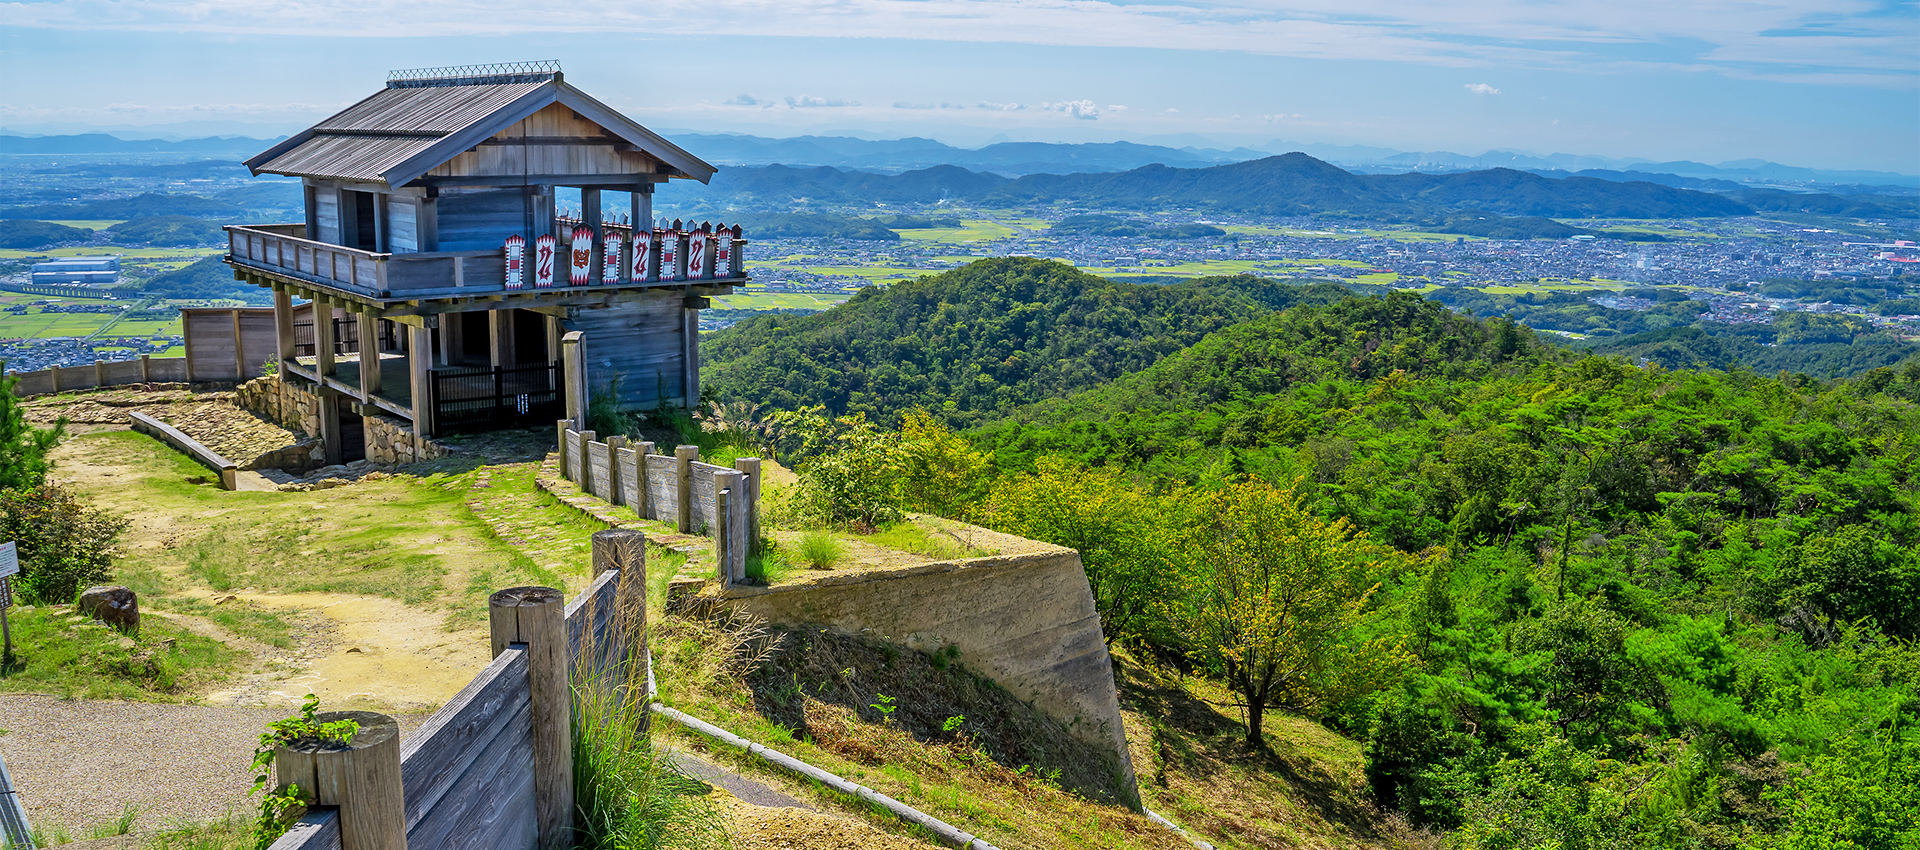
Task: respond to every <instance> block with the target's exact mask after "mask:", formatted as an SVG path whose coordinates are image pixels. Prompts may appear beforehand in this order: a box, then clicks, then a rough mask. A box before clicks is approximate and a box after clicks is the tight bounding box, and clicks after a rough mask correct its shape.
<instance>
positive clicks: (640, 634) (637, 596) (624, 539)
mask: <svg viewBox="0 0 1920 850" xmlns="http://www.w3.org/2000/svg"><path fill="white" fill-rule="evenodd" d="M608 570H619V571H620V577H619V578H618V579H615V580H614V591H613V595H614V600H615V602H614V610H613V611H612V612H611V614H612V616H613V630H612V634H616V635H618V636H619V642H618V643H617V644H616V646H617V648H618V649H619V652H620V655H619V656H618V657H616V658H613V659H612V661H613V662H614V663H615V664H621V665H626V664H629V663H631V664H632V665H635V666H633V667H630V668H628V669H627V681H629V682H640V683H641V686H642V687H645V682H646V678H647V664H648V663H649V662H648V660H647V536H646V535H645V534H642V533H640V532H638V531H635V530H633V529H631V528H609V529H607V530H605V531H596V532H594V533H593V577H594V578H596V579H597V578H599V577H600V574H601V573H604V572H606V571H608Z"/></svg>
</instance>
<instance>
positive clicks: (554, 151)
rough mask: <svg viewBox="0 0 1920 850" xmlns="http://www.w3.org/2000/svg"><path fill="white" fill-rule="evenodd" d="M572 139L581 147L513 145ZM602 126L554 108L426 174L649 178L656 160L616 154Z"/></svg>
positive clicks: (557, 106)
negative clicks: (525, 140) (521, 141)
mask: <svg viewBox="0 0 1920 850" xmlns="http://www.w3.org/2000/svg"><path fill="white" fill-rule="evenodd" d="M555 137H574V138H579V139H581V140H582V141H583V143H582V144H579V145H555V144H531V145H522V144H517V143H516V142H517V140H519V139H523V138H545V139H552V138H555ZM606 139H607V137H606V135H605V134H603V133H601V132H600V125H598V124H595V123H593V122H591V121H588V120H585V119H583V118H576V117H574V114H573V110H572V109H570V108H568V107H565V106H562V105H560V104H557V103H556V104H553V105H551V106H548V107H547V108H545V109H542V110H540V111H539V112H536V113H534V114H533V115H530V116H528V117H527V118H526V119H524V120H522V121H520V122H519V123H518V124H515V125H514V126H512V127H509V128H507V129H506V130H502V131H501V132H499V133H497V134H495V135H494V136H493V139H492V141H498V142H504V143H505V144H485V145H481V146H480V147H478V148H476V149H474V150H471V151H467V152H465V153H462V154H460V155H459V156H456V157H454V158H453V159H451V160H449V161H447V162H446V163H445V164H442V165H441V166H439V167H438V168H435V169H433V170H432V171H431V172H428V173H429V174H430V175H432V176H435V177H518V176H522V175H527V174H633V175H643V174H652V173H654V171H655V168H656V165H657V164H658V161H657V160H655V159H654V158H653V157H650V156H648V155H646V154H645V153H642V152H639V151H621V150H616V149H615V148H614V146H613V145H610V144H607V143H606Z"/></svg>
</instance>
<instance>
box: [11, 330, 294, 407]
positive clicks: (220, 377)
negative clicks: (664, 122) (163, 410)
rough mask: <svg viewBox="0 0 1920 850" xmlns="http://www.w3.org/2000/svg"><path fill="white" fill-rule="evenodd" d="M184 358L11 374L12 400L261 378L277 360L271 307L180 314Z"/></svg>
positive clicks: (110, 362) (146, 357) (103, 362)
mask: <svg viewBox="0 0 1920 850" xmlns="http://www.w3.org/2000/svg"><path fill="white" fill-rule="evenodd" d="M180 327H181V333H182V335H183V336H184V338H185V346H184V347H185V349H186V356H184V357H153V356H151V355H147V354H142V355H140V359H138V360H95V361H93V363H91V364H89V365H85V366H53V367H49V368H46V369H35V370H34V371H31V372H13V373H11V374H12V375H13V376H14V377H16V378H19V379H20V383H19V384H17V385H15V386H14V389H13V392H14V395H17V396H20V397H21V398H26V397H27V396H36V395H44V394H47V393H63V392H73V391H75V390H91V389H96V388H99V387H118V386H125V385H127V384H156V383H182V382H184V383H194V382H207V381H236V382H237V381H244V380H247V379H248V378H257V377H260V375H261V374H263V373H262V367H263V366H264V365H265V364H266V363H267V362H269V361H271V360H274V359H277V357H278V355H277V354H276V349H275V345H276V343H275V337H274V329H273V308H271V307H189V308H182V309H181V310H180Z"/></svg>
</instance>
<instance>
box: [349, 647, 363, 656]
mask: <svg viewBox="0 0 1920 850" xmlns="http://www.w3.org/2000/svg"><path fill="white" fill-rule="evenodd" d="M346 654H347V655H365V654H367V653H366V651H365V650H362V649H361V648H360V647H357V646H353V647H348V648H347V651H346Z"/></svg>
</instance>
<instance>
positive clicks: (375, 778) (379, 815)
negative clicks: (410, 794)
mask: <svg viewBox="0 0 1920 850" xmlns="http://www.w3.org/2000/svg"><path fill="white" fill-rule="evenodd" d="M315 719H316V720H318V721H319V722H321V723H326V722H330V721H334V720H352V721H354V722H356V723H358V724H360V731H358V732H356V733H354V736H353V740H352V741H349V742H348V743H347V745H346V746H345V747H341V746H340V745H339V743H337V742H334V741H323V740H312V739H302V740H296V741H292V742H289V743H287V744H283V745H281V746H280V747H279V748H277V749H275V750H274V756H273V770H274V778H275V779H276V780H277V781H278V782H279V783H280V787H281V788H283V789H284V788H286V787H287V786H288V785H290V784H292V785H299V786H300V789H301V790H302V791H306V792H307V793H309V794H311V795H312V798H311V799H312V800H313V803H314V805H319V806H338V807H339V808H340V850H406V848H407V816H406V805H405V800H404V799H403V798H404V794H405V789H404V788H403V787H402V786H401V783H400V726H399V724H397V723H395V722H394V720H393V718H392V717H389V716H387V715H385V714H377V713H375V712H371V711H323V712H321V713H320V714H319V715H317V716H316V717H315Z"/></svg>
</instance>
